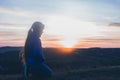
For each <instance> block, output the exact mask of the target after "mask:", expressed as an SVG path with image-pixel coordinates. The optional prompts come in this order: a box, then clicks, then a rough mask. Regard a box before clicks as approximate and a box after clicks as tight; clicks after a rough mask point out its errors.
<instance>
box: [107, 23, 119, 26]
mask: <svg viewBox="0 0 120 80" xmlns="http://www.w3.org/2000/svg"><path fill="white" fill-rule="evenodd" d="M109 26H113V27H120V23H110V24H109Z"/></svg>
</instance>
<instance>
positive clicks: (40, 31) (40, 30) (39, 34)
mask: <svg viewBox="0 0 120 80" xmlns="http://www.w3.org/2000/svg"><path fill="white" fill-rule="evenodd" d="M43 30H44V29H38V36H39V37H41V35H42V33H43Z"/></svg>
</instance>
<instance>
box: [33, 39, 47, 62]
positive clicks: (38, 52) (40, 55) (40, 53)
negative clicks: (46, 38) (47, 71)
mask: <svg viewBox="0 0 120 80" xmlns="http://www.w3.org/2000/svg"><path fill="white" fill-rule="evenodd" d="M34 54H35V58H36V60H38V61H40V62H44V60H45V57H44V55H43V50H42V46H41V40H40V39H37V40H36V42H35V45H34Z"/></svg>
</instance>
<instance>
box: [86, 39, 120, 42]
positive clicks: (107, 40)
mask: <svg viewBox="0 0 120 80" xmlns="http://www.w3.org/2000/svg"><path fill="white" fill-rule="evenodd" d="M85 42H106V43H107V42H120V38H86V39H85Z"/></svg>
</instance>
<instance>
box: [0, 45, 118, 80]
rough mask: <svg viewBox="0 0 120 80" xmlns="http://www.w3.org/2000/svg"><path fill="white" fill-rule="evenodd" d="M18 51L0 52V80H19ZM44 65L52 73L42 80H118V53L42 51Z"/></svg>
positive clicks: (6, 49)
mask: <svg viewBox="0 0 120 80" xmlns="http://www.w3.org/2000/svg"><path fill="white" fill-rule="evenodd" d="M20 50H21V47H17V48H16V47H2V48H0V80H23V76H22V72H21V71H22V64H21V62H20V58H19V54H18V53H19V51H20ZM44 53H45V57H46V61H45V64H47V65H49V66H50V67H51V68H52V70H53V76H52V77H51V79H45V80H120V54H119V53H120V49H119V48H89V49H76V50H75V51H73V52H71V53H67V54H66V53H64V52H62V51H58V49H53V48H45V49H44Z"/></svg>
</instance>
